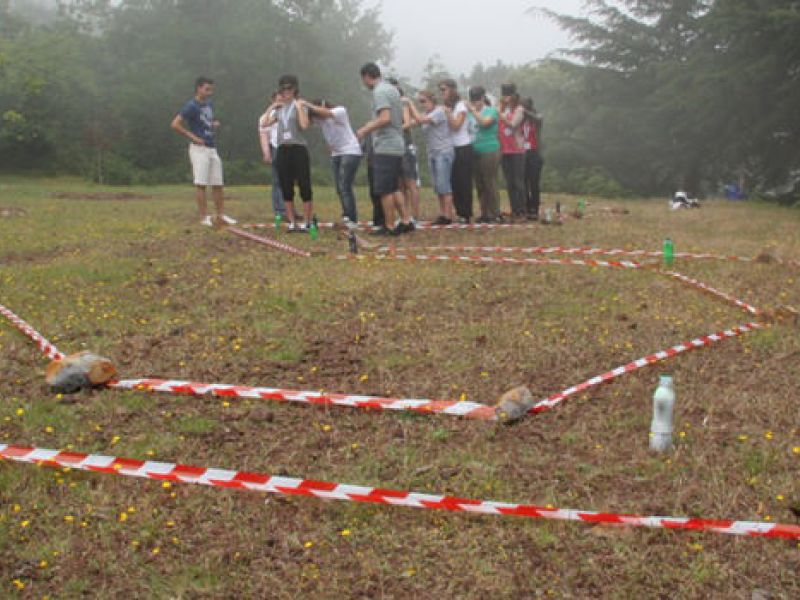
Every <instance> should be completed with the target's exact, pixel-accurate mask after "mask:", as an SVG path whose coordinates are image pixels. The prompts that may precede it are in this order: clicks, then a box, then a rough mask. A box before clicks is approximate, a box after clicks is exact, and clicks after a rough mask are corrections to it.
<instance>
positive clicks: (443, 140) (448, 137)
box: [422, 106, 453, 154]
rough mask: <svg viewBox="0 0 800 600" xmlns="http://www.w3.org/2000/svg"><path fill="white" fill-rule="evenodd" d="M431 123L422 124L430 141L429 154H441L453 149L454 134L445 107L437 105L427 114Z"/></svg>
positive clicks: (426, 137) (427, 139)
mask: <svg viewBox="0 0 800 600" xmlns="http://www.w3.org/2000/svg"><path fill="white" fill-rule="evenodd" d="M427 117H428V118H429V119H430V120H431V122H430V123H425V124H423V125H422V131H423V133H424V134H425V139H426V141H427V142H428V154H441V153H442V152H447V151H448V150H452V149H453V136H452V134H451V133H450V123H449V121H448V120H447V114H446V113H445V112H444V107H442V106H437V107H436V108H434V109H433V110H432V111H431V112H429V113H428V114H427Z"/></svg>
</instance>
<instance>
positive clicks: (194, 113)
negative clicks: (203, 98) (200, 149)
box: [178, 98, 214, 148]
mask: <svg viewBox="0 0 800 600" xmlns="http://www.w3.org/2000/svg"><path fill="white" fill-rule="evenodd" d="M178 114H180V116H181V119H183V122H184V123H186V125H187V126H188V127H189V131H191V132H192V133H193V134H195V135H196V136H197V137H199V138H200V139H202V140H203V142H205V145H206V146H208V147H209V148H213V147H214V107H213V105H212V104H211V102H210V101H209V102H199V101H198V100H197V98H192V99H191V100H189V101H188V102H187V103H186V104H184V105H183V108H181V110H180V112H179V113H178Z"/></svg>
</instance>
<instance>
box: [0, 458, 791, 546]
mask: <svg viewBox="0 0 800 600" xmlns="http://www.w3.org/2000/svg"><path fill="white" fill-rule="evenodd" d="M0 459H5V460H10V461H15V462H21V463H31V464H38V465H43V466H48V467H55V468H69V469H75V470H80V471H90V472H95V473H107V474H112V475H120V476H125V477H138V478H143V479H154V480H156V481H172V482H177V483H190V484H195V485H206V486H211V487H217V488H226V489H240V490H247V491H253V492H263V493H270V494H283V495H288V496H310V497H313V498H320V499H323V500H342V501H346V502H360V503H367V504H381V505H391V506H404V507H408V508H421V509H427V510H449V511H453V512H465V513H473V514H484V515H495V516H505V517H511V516H515V517H526V518H532V519H549V520H555V521H579V522H583V523H589V524H593V525H595V524H600V523H606V524H611V525H626V526H631V527H647V528H651V529H681V530H688V531H703V532H713V533H722V534H728V535H737V536H747V537H763V538H778V539H787V540H800V526H797V525H783V524H780V523H763V522H757V521H733V520H721V519H697V518H688V517H660V516H647V517H646V516H638V515H629V514H614V513H600V512H594V511H582V510H572V509H563V508H548V507H544V506H535V505H532V504H517V503H509V502H495V501H490V500H473V499H468V498H458V497H455V496H443V495H436V494H424V493H420V492H408V491H399V490H391V489H383V488H376V487H369V486H361V485H351V484H345V483H332V482H325V481H315V480H311V479H295V478H291V477H283V476H280V477H279V476H272V475H265V474H259V473H250V472H246V471H230V470H227V469H213V468H205V467H195V466H188V465H181V464H176V463H164V462H155V461H143V460H135V459H131V458H118V457H115V456H103V455H97V454H82V453H78V452H63V451H59V450H49V449H46V448H29V447H20V446H9V445H7V444H0Z"/></svg>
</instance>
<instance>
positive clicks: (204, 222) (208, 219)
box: [200, 215, 214, 227]
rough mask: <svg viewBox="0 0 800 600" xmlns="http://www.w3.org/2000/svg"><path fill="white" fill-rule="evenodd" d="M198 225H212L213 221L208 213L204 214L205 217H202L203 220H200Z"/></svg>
mask: <svg viewBox="0 0 800 600" xmlns="http://www.w3.org/2000/svg"><path fill="white" fill-rule="evenodd" d="M200 225H203V226H204V227H213V226H214V223H213V222H212V221H211V217H210V216H209V215H206V216H205V217H203V220H202V221H200Z"/></svg>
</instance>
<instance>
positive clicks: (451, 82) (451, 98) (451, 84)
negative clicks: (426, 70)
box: [439, 79, 461, 108]
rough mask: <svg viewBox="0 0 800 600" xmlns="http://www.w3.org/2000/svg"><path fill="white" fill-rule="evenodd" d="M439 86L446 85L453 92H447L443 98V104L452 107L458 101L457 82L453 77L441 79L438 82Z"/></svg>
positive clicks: (459, 97)
mask: <svg viewBox="0 0 800 600" xmlns="http://www.w3.org/2000/svg"><path fill="white" fill-rule="evenodd" d="M439 87H446V88H447V89H448V90H450V91H451V92H453V93H452V95H450V94H448V98H447V100H445V104H446V105H447V106H449V107H450V108H453V107H454V106H455V105H456V104H458V103H459V101H460V100H461V96H459V95H458V84H457V83H456V80H455V79H442V80H441V81H440V82H439Z"/></svg>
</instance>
